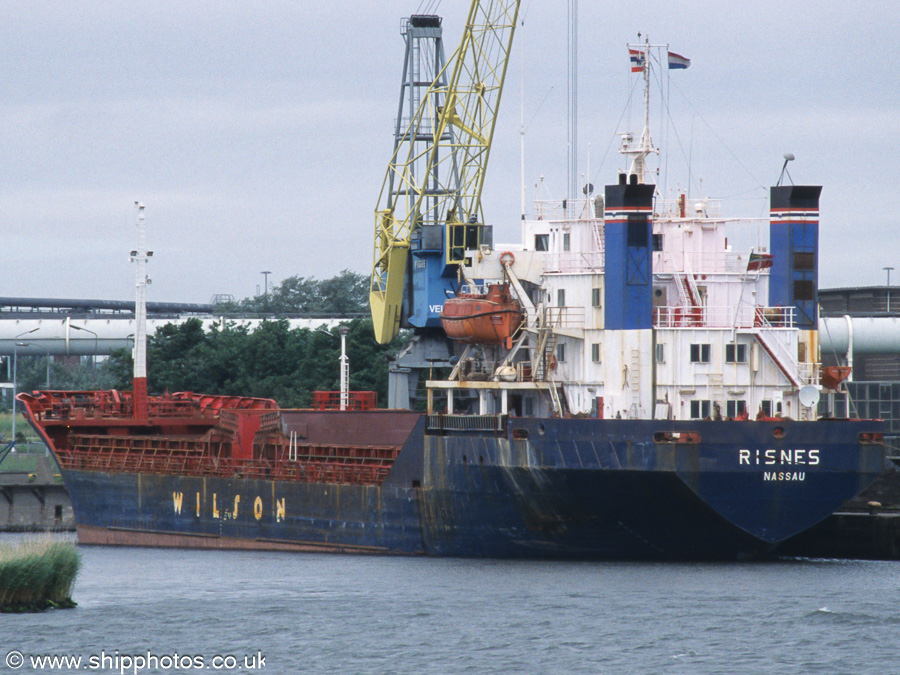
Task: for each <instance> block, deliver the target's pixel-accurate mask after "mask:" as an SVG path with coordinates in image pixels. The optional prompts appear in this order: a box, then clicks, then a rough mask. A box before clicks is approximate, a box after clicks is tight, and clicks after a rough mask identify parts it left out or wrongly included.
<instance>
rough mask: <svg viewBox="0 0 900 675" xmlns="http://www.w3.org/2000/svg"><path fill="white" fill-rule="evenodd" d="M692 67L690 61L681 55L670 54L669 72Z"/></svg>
mask: <svg viewBox="0 0 900 675" xmlns="http://www.w3.org/2000/svg"><path fill="white" fill-rule="evenodd" d="M690 65H691V60H690V59H686V58H685V57H683V56H682V55H681V54H676V53H675V52H669V70H672V69H673V68H687V67H689V66H690ZM631 70H632V71H634V67H632V68H631Z"/></svg>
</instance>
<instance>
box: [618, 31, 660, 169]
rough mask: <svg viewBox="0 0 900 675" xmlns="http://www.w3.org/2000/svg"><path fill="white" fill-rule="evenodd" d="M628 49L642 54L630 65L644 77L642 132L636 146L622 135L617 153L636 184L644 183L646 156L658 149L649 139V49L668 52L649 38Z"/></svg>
mask: <svg viewBox="0 0 900 675" xmlns="http://www.w3.org/2000/svg"><path fill="white" fill-rule="evenodd" d="M638 37H640V36H638ZM628 47H629V49H632V50H633V51H632V53H634V50H635V49H636V50H637V53H638V54H642V56H641V57H640V59H639V61H638V63H639V64H640V65H639V66H635V65H632V72H635V71H636V69H637V68H638V67H639V68H640V71H641V73H642V74H643V76H644V130H643V131H642V132H641V140H640V141H639V142H638V143H636V144H635V143H634V137H633V136H632V135H631V134H630V133H626V134H623V136H622V146H621V147H620V148H619V152H620V153H622V154H623V155H625V156H626V157H628V158H629V159H628V168H627V170H626V171H625V173H626V175H628V176H629V177H630V176H637V179H636V180H637V182H638V183H645V182H646V172H647V165H646V162H645V160H646V158H647V155H649V154H650V153H654V152H655V153H657V154H658V153H659V149H658V148H655V147H653V139H652V138H650V49H651V47H655V48H660V49H662V48H665V49H666V51H667V52H668V45H651V44H650V38H647V39H646V40H645V41H644V43H643V44H639V45H628ZM629 179H630V178H629Z"/></svg>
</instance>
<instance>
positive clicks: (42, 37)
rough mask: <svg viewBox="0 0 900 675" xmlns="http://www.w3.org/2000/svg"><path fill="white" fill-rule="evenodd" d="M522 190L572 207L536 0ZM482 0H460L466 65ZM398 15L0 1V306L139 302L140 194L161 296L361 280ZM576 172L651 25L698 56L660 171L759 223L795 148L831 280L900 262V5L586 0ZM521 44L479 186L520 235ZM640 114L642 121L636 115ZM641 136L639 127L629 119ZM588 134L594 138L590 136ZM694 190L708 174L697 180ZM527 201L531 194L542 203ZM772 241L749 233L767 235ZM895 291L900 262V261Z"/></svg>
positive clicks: (183, 298)
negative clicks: (633, 45)
mask: <svg viewBox="0 0 900 675" xmlns="http://www.w3.org/2000/svg"><path fill="white" fill-rule="evenodd" d="M522 6H523V11H524V18H525V26H524V28H523V29H522V30H520V31H519V32H518V33H517V36H516V38H517V41H518V40H522V39H524V47H525V63H526V69H525V97H524V100H525V107H526V113H525V115H526V119H528V120H530V121H529V124H528V129H527V134H526V178H527V183H528V184H529V185H531V184H533V183H534V182H535V181H536V180H537V179H538V177H539V176H540V175H544V176H545V183H546V185H547V186H548V188H549V190H550V193H551V194H552V195H553V196H554V197H557V198H561V197H562V196H564V195H563V189H564V186H565V161H566V118H565V114H566V112H565V111H566V99H565V97H566V84H565V77H566V75H565V73H566V3H565V2H561V1H556V2H549V1H546V0H544V1H542V0H531V1H530V2H529V1H528V0H525V2H523V4H522ZM467 7H468V2H456V3H449V2H446V1H445V2H443V3H441V5H440V6H439V7H438V9H437V13H438V14H440V15H442V16H443V17H444V38H445V45H446V48H447V51H448V53H449V52H450V51H452V49H453V48H454V47H455V45H456V42H457V40H458V38H459V36H460V33H461V30H462V21H463V20H464V17H465V14H466V10H467ZM418 9H419V3H418V2H417V0H412V1H408V2H400V1H398V0H390V1H387V2H330V3H319V2H316V3H314V2H283V1H279V0H269V1H267V2H246V1H245V2H212V1H208V2H206V1H191V2H184V1H183V0H182V1H179V2H171V1H169V0H155V1H154V2H152V3H146V2H141V3H138V2H85V1H81V2H40V1H30V2H25V1H18V0H6V1H5V2H4V3H2V4H0V54H2V62H0V63H2V66H0V86H2V96H0V109H2V125H0V142H2V150H3V152H2V156H3V162H2V165H0V177H2V181H0V219H2V226H3V231H4V233H5V236H4V246H3V265H2V272H0V274H2V277H0V278H2V281H3V290H2V292H0V294H2V295H17V296H28V297H46V296H50V297H97V298H112V299H128V298H130V297H132V296H133V290H132V289H133V278H134V270H133V266H132V265H130V264H129V263H128V261H127V254H128V250H129V249H130V248H132V247H133V245H134V242H135V233H134V229H135V228H134V222H135V214H134V210H133V203H134V201H135V200H137V199H139V200H141V201H143V202H144V203H145V204H146V207H147V210H146V214H147V224H148V240H149V242H150V247H151V248H152V249H153V250H154V251H155V255H154V258H153V259H152V261H151V276H152V277H153V282H154V283H153V286H152V287H151V289H150V299H151V300H159V301H173V302H206V301H207V300H208V299H209V298H210V296H212V295H213V294H215V293H231V294H234V295H235V296H237V297H239V298H240V297H244V296H247V295H252V294H253V293H255V292H256V288H257V286H259V285H261V284H262V276H261V275H260V272H261V271H263V270H271V271H272V273H273V274H272V276H271V277H270V283H278V282H279V281H280V280H281V279H283V278H285V277H287V276H291V275H294V274H299V275H302V276H316V277H318V278H325V277H328V276H331V275H333V274H336V273H337V272H339V271H340V270H342V269H344V268H348V269H352V270H356V271H359V272H364V273H368V272H369V269H370V265H371V259H372V231H373V223H374V215H373V213H374V209H375V207H376V200H377V197H378V192H379V188H380V185H381V181H382V178H383V175H384V170H385V168H386V165H387V161H388V159H389V156H390V151H391V144H392V138H391V134H392V123H393V117H394V114H395V111H396V103H397V97H398V91H399V89H398V88H399V81H400V72H401V62H402V57H403V42H402V39H401V37H400V34H399V28H400V19H401V17H404V16H408V15H409V14H411V13H415V12H416V11H417V10H418ZM579 16H580V20H581V29H580V34H579V47H580V49H579V64H580V68H579V70H580V89H579V103H580V111H581V112H580V117H579V141H580V142H579V146H580V147H579V151H578V153H579V159H580V160H581V161H580V163H581V164H582V165H584V167H585V171H586V170H587V164H588V161H590V173H591V177H592V181H593V182H594V183H595V184H596V185H598V186H600V185H603V184H605V183H607V182H611V181H612V180H614V176H615V172H616V169H617V168H618V167H619V166H620V163H621V162H620V160H619V158H618V157H617V156H616V153H615V152H613V151H612V150H611V149H610V148H611V147H612V148H613V149H614V147H615V145H616V144H617V143H618V137H615V136H614V134H615V133H616V132H621V131H626V130H635V131H639V129H638V128H637V127H638V122H639V120H638V119H636V118H635V117H634V115H632V116H631V117H629V116H628V115H626V117H625V118H624V120H623V121H622V123H621V124H620V123H619V120H620V118H621V116H622V113H623V110H625V108H626V102H627V100H628V96H629V94H630V93H631V91H632V86H633V83H634V76H632V75H631V74H630V72H629V69H628V59H627V52H626V47H625V45H626V43H628V42H630V41H634V40H635V39H636V34H637V32H638V31H642V32H644V33H645V34H648V35H649V36H650V38H651V40H652V41H653V42H667V43H669V44H670V46H671V49H672V50H673V51H676V52H678V53H681V54H683V55H685V56H687V57H689V58H691V60H692V65H691V68H689V69H688V70H686V71H676V72H673V73H672V74H671V83H672V96H671V104H670V115H671V118H672V124H674V127H668V129H667V130H664V129H660V125H659V115H658V113H657V114H656V115H655V117H654V120H653V125H654V127H655V130H654V138H655V140H657V141H663V140H665V141H666V144H665V146H666V149H667V152H666V155H665V157H666V159H665V160H664V163H665V165H666V167H667V169H668V175H669V178H668V183H667V185H669V186H670V188H671V189H672V190H674V186H676V185H682V186H684V185H686V184H687V175H688V174H687V168H686V159H685V158H686V157H690V158H691V164H692V166H691V173H692V176H693V177H694V179H695V181H694V183H693V185H692V188H691V193H692V195H694V196H709V197H713V198H715V197H721V198H726V201H725V203H724V210H725V212H726V213H733V214H735V215H765V213H766V210H767V201H766V191H765V186H768V185H769V184H771V183H773V182H774V181H775V180H776V179H777V177H778V173H779V170H780V169H781V163H782V159H781V158H782V153H784V152H792V153H794V154H795V155H796V157H797V159H796V161H795V162H793V163H792V164H791V166H790V172H791V175H792V177H793V179H794V182H796V183H821V184H823V185H824V186H825V189H824V191H823V196H822V218H821V224H822V225H821V234H820V241H821V246H822V255H821V285H822V286H823V287H827V286H844V285H867V284H877V283H883V281H884V272H883V271H882V267H884V266H886V265H893V266H896V267H897V268H898V269H900V245H898V244H900V238H898V234H897V232H898V229H900V216H898V210H897V206H896V204H895V202H896V201H897V189H896V182H897V180H898V179H897V176H898V174H900V161H898V156H900V86H898V77H897V75H896V72H897V66H896V62H897V60H898V59H897V51H898V49H897V47H896V45H895V44H894V42H895V41H896V38H897V36H898V35H900V9H898V4H897V3H896V0H873V1H872V2H868V3H863V4H861V5H860V4H857V5H855V6H850V5H847V3H845V2H841V3H839V2H831V1H825V2H822V1H819V2H813V1H810V2H797V1H794V2H791V1H787V2H781V3H778V4H777V5H775V4H774V3H771V2H762V1H759V0H747V1H745V2H742V3H721V2H697V1H695V2H686V1H678V0H671V1H669V2H665V3H660V2H641V1H634V2H627V3H623V2H615V3H613V2H609V3H606V2H602V3H601V2H587V1H585V0H582V1H581V3H580V6H579ZM521 47H522V45H521V43H517V45H516V47H515V50H514V56H513V59H512V62H511V65H510V71H509V79H508V84H507V88H506V90H505V92H504V98H503V107H502V111H501V117H500V120H499V124H498V129H497V133H496V137H495V144H494V147H493V150H492V155H491V164H490V167H489V171H488V174H489V175H488V179H487V184H486V188H485V195H484V211H485V215H486V216H487V219H488V221H489V222H492V223H493V224H494V225H495V240H496V241H511V240H514V239H517V238H518V212H519V200H520V180H519V118H520V100H521V96H520V73H521V68H522V51H521ZM629 122H630V123H629ZM626 127H628V128H626ZM588 144H590V145H588ZM696 179H702V184H700V183H698V182H697V181H696ZM528 194H529V197H531V196H532V195H533V189H529V191H528ZM752 241H754V242H755V232H754V233H753V235H752ZM897 275H898V276H897V277H896V278H897V279H900V272H898V273H897Z"/></svg>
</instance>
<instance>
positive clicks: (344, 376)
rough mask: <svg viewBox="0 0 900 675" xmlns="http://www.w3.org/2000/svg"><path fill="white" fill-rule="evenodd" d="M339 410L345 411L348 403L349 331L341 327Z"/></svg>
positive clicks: (345, 327)
mask: <svg viewBox="0 0 900 675" xmlns="http://www.w3.org/2000/svg"><path fill="white" fill-rule="evenodd" d="M340 331H341V410H346V409H347V405H348V403H349V402H350V360H349V359H348V358H347V333H349V332H350V329H349V328H347V326H341V328H340Z"/></svg>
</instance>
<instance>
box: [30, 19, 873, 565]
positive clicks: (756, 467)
mask: <svg viewBox="0 0 900 675" xmlns="http://www.w3.org/2000/svg"><path fill="white" fill-rule="evenodd" d="M419 23H420V24H421V25H422V26H423V27H424V28H423V30H425V29H427V30H428V31H429V33H428V34H429V35H434V34H435V33H434V31H435V26H436V25H437V24H436V23H435V22H434V21H428V22H426V21H421V22H419ZM513 23H514V22H513ZM416 25H417V24H415V23H411V24H410V26H411V28H410V30H412V28H414V27H415V26H416ZM649 51H650V45H649V44H645V45H638V46H636V47H635V49H634V50H633V52H635V53H637V54H638V55H640V54H644V56H643V57H640V59H639V61H640V63H642V64H643V65H644V66H645V69H644V70H643V71H641V70H640V69H639V71H638V72H643V73H644V78H645V86H647V87H649V76H648V74H647V72H646V70H647V69H649V63H648V60H649V59H648V57H647V56H646V55H647V54H649ZM634 58H635V57H634V56H632V59H633V60H634ZM645 100H649V96H647V95H646V94H645ZM621 150H622V153H623V155H624V157H625V158H626V162H625V164H626V166H625V168H624V169H623V170H622V171H621V172H620V173H619V176H618V180H617V181H616V182H614V183H613V184H611V185H608V186H607V187H606V188H605V191H604V193H603V194H602V195H596V196H595V195H593V194H592V192H591V191H590V190H587V189H586V190H585V191H584V199H583V200H579V201H571V200H570V201H569V202H568V203H543V204H539V205H538V208H537V210H536V217H534V218H533V219H530V220H524V221H523V224H522V241H521V242H519V243H517V244H515V245H505V246H492V245H491V244H490V243H488V242H486V241H485V240H484V239H480V238H479V237H476V240H477V241H476V245H468V244H467V240H466V237H467V236H468V232H469V231H472V232H476V230H477V227H480V226H476V225H471V227H470V225H469V223H468V221H463V222H465V223H466V227H467V228H468V229H467V232H466V233H465V236H461V238H460V239H459V241H461V242H462V244H461V245H460V246H459V247H457V248H458V251H459V252H461V253H462V256H463V258H464V259H463V260H462V261H461V263H460V264H459V265H455V266H448V265H446V263H445V258H443V254H441V256H438V257H437V258H435V257H434V256H432V251H431V250H430V249H428V248H427V247H425V246H424V242H427V241H436V242H438V243H439V242H440V240H441V239H440V238H439V237H438V238H432V239H429V237H430V236H431V235H430V234H429V231H427V230H426V231H424V232H421V233H420V234H421V236H419V235H417V237H416V239H415V241H413V245H412V248H411V250H412V253H411V255H412V257H413V260H412V263H411V264H410V265H409V269H410V270H413V273H417V272H418V271H420V270H421V271H422V273H423V274H427V273H428V266H429V265H430V264H431V263H429V262H428V261H429V260H431V259H437V260H438V263H439V264H440V265H443V266H444V267H450V268H451V273H450V274H448V275H446V278H448V279H450V281H448V282H447V283H448V284H449V285H448V287H447V288H448V289H449V291H450V292H449V293H448V294H449V295H453V293H452V290H453V289H454V288H455V289H456V290H457V291H458V293H457V294H456V297H455V298H446V302H439V301H438V302H435V301H433V300H431V299H426V300H425V302H426V303H427V304H428V305H429V309H428V312H429V314H428V315H427V316H426V315H423V316H426V318H425V319H424V321H425V322H426V323H427V324H428V325H427V326H424V328H428V329H430V330H432V331H433V332H436V331H440V332H436V334H437V335H439V339H440V340H441V341H442V343H446V342H447V335H449V336H451V337H452V338H453V339H454V340H455V342H453V344H455V345H456V346H455V347H454V350H453V351H454V354H453V358H452V359H451V361H450V362H451V363H452V364H453V367H452V370H450V372H449V374H446V375H445V376H443V377H440V376H439V377H433V376H432V377H430V378H429V379H428V381H427V382H426V387H427V396H428V405H427V410H425V411H423V412H414V411H410V410H397V409H393V410H387V409H378V408H377V401H376V400H375V398H374V396H373V395H372V394H370V393H367V392H352V391H349V389H348V387H347V386H346V384H345V385H344V386H343V387H342V390H341V392H339V393H332V392H320V393H317V395H316V397H315V402H314V405H313V408H312V409H309V410H283V409H281V408H279V407H278V405H277V404H276V403H275V402H274V401H272V400H267V399H255V398H241V397H226V396H204V395H198V394H193V393H188V392H183V393H174V394H165V395H149V394H148V392H147V383H146V363H145V360H146V357H145V352H146V350H145V346H144V345H145V341H146V330H145V328H144V326H143V321H144V316H143V314H142V311H141V306H142V303H144V302H145V298H144V294H145V280H146V270H145V265H146V262H147V258H148V251H147V250H146V246H145V244H144V235H143V225H142V223H143V211H142V207H139V217H138V232H139V235H138V241H139V244H138V248H137V250H136V251H133V252H132V257H133V259H134V260H135V261H136V262H137V263H138V274H137V287H138V294H137V306H138V310H137V321H136V325H137V334H136V348H135V378H134V387H133V391H132V392H120V391H37V392H31V393H23V394H20V395H19V397H18V398H19V400H20V402H21V404H22V405H23V407H24V410H25V414H26V415H27V417H28V419H29V421H30V423H31V424H32V425H33V426H34V428H35V429H36V430H37V431H38V433H39V434H40V435H41V436H42V438H43V439H44V441H45V442H46V443H47V444H48V446H49V447H50V448H51V450H52V451H53V453H54V454H55V456H56V458H57V460H58V461H59V464H60V466H61V468H62V472H63V477H64V480H65V484H66V487H67V489H68V491H69V495H70V497H71V500H72V505H73V509H74V513H75V519H76V523H77V530H78V537H79V541H80V542H81V543H85V544H108V545H140V546H174V547H191V548H242V549H275V550H296V551H332V552H352V553H385V554H405V555H435V556H485V557H518V558H546V559H586V560H617V559H659V560H740V559H756V558H764V557H766V556H768V555H771V554H772V552H773V550H774V549H775V547H776V546H777V545H778V544H779V543H780V542H783V541H785V540H786V539H788V538H790V537H792V536H794V535H796V534H798V533H800V532H803V531H805V530H807V529H809V528H810V527H812V526H814V525H815V524H816V523H819V522H820V521H822V520H823V519H825V518H826V517H827V516H829V515H830V514H831V513H832V512H834V511H835V510H836V509H838V508H839V507H840V506H841V504H843V503H844V502H845V501H847V500H849V499H851V498H853V497H854V496H856V495H857V494H859V493H860V492H861V491H862V490H863V489H864V488H865V487H866V486H868V485H869V484H870V483H871V482H872V481H873V480H874V479H875V478H876V477H878V475H879V474H880V473H881V472H882V470H883V466H884V447H883V444H882V438H883V436H882V434H883V431H884V429H883V423H882V422H880V421H878V420H853V419H839V418H837V417H835V415H834V411H833V410H829V409H828V406H827V402H828V399H827V397H826V398H825V399H821V394H822V393H823V392H824V393H826V394H827V393H828V391H829V388H830V389H831V390H833V389H835V388H837V387H839V386H840V382H839V379H840V378H839V377H838V378H836V377H835V376H834V374H833V373H830V374H829V376H828V378H826V379H825V380H824V384H823V380H822V374H821V372H820V367H819V363H818V351H819V348H818V340H817V318H818V316H817V305H816V289H817V283H818V272H817V270H818V262H819V261H818V217H819V204H818V202H819V194H820V191H821V188H820V187H819V186H795V185H782V184H780V183H781V181H779V185H776V186H774V187H772V188H771V190H770V217H769V219H768V220H769V221H770V223H769V225H770V238H769V246H768V247H767V249H766V250H755V251H754V250H750V251H740V252H739V251H734V250H732V249H731V248H730V247H729V246H728V244H727V241H726V237H725V233H726V225H734V224H736V221H735V220H734V219H728V218H724V217H722V216H721V215H720V214H719V213H718V212H717V207H716V205H715V203H713V202H711V201H709V200H692V199H689V198H688V197H687V196H685V195H681V196H679V197H678V198H677V199H676V200H675V201H674V203H671V204H669V203H666V202H665V201H664V200H663V199H662V198H661V197H660V196H659V195H658V194H657V191H656V189H655V186H654V185H653V184H651V183H649V182H646V178H647V174H648V171H647V169H646V167H645V159H646V157H647V156H648V155H649V154H650V153H652V152H654V149H653V147H652V142H651V140H650V135H649V129H648V128H646V127H645V130H644V133H643V134H642V135H641V137H640V138H639V139H634V138H632V137H630V136H629V137H626V139H625V142H624V143H623V146H622V148H621ZM756 225H758V223H751V226H756ZM423 227H426V228H427V227H436V226H435V225H425V226H423ZM449 227H450V225H449V224H448V228H449ZM448 238H449V235H448ZM454 241H455V240H454ZM469 243H470V242H469ZM417 247H418V248H417ZM429 256H432V257H431V258H429ZM420 263H421V264H420ZM439 277H440V274H436V275H433V277H432V278H433V279H437V278H439ZM413 281H414V280H413ZM413 281H410V282H409V283H408V287H409V288H410V289H411V291H410V292H415V291H416V290H417V289H419V288H420V287H424V286H420V285H419V284H418V283H413ZM454 284H457V285H455V286H454ZM442 293H444V291H442ZM451 300H452V302H451ZM406 314H407V315H414V314H415V312H414V310H413V309H408V310H407V311H406ZM409 320H410V321H413V325H415V324H414V321H415V320H417V319H415V317H413V318H411V319H409ZM398 321H399V319H398ZM442 325H444V326H446V327H447V330H446V332H444V331H442V330H440V327H441V326H442ZM388 332H389V331H388ZM344 365H345V364H342V372H345V367H344ZM445 372H446V371H445ZM343 381H344V382H346V379H344V380H343ZM823 387H824V388H823ZM820 399H821V400H820ZM820 407H823V408H824V409H823V410H821V411H820V410H819V408H820Z"/></svg>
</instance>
